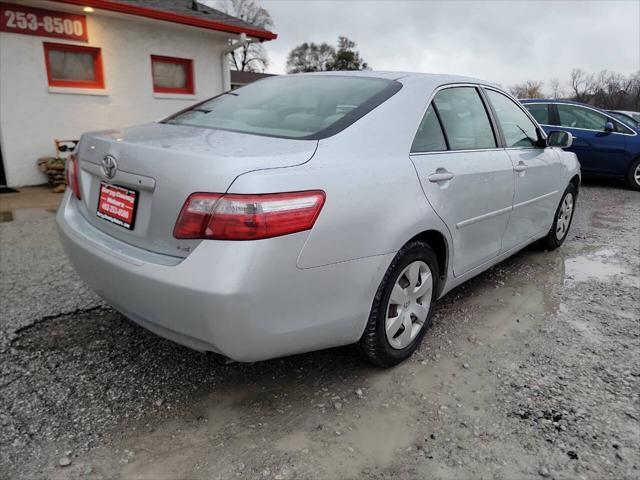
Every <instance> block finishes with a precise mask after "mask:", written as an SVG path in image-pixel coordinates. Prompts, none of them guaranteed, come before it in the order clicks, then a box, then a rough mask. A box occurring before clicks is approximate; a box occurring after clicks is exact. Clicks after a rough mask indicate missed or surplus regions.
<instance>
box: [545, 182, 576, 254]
mask: <svg viewBox="0 0 640 480" xmlns="http://www.w3.org/2000/svg"><path fill="white" fill-rule="evenodd" d="M577 196H578V192H577V191H576V187H575V185H574V184H573V183H570V184H569V186H568V187H567V189H566V190H565V191H564V193H563V194H562V199H561V200H560V204H559V205H558V208H557V209H556V213H555V216H554V217H553V225H551V230H549V233H547V236H546V237H544V238H542V239H540V245H541V246H542V247H543V248H545V249H546V250H555V249H556V248H558V247H559V246H560V245H562V244H563V243H564V241H565V240H566V239H567V235H568V234H569V228H570V227H571V222H572V220H573V212H574V211H575V205H576V198H577Z"/></svg>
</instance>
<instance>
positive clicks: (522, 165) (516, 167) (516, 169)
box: [513, 162, 529, 172]
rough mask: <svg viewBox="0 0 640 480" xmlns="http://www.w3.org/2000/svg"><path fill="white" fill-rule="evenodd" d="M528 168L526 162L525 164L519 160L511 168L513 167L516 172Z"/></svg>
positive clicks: (524, 170)
mask: <svg viewBox="0 0 640 480" xmlns="http://www.w3.org/2000/svg"><path fill="white" fill-rule="evenodd" d="M528 168H529V167H528V166H527V164H526V163H524V162H520V163H519V164H518V165H516V166H515V167H513V169H514V170H515V171H516V172H526V171H527V169H528Z"/></svg>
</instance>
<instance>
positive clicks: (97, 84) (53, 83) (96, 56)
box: [43, 42, 104, 89]
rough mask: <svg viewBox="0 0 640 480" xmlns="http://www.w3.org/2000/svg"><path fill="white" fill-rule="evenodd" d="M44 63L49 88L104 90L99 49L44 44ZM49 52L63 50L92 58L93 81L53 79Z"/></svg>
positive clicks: (63, 44)
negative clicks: (85, 54)
mask: <svg viewBox="0 0 640 480" xmlns="http://www.w3.org/2000/svg"><path fill="white" fill-rule="evenodd" d="M43 46H44V63H45V66H46V68H47V81H48V82H49V86H50V87H66V88H92V89H104V73H103V70H102V52H101V50H100V49H99V48H95V47H85V46H83V45H70V44H68V43H52V42H44V43H43ZM50 50H63V51H66V52H80V53H89V54H91V55H92V56H93V71H94V72H95V77H96V79H95V80H88V81H83V80H61V79H59V78H53V75H52V74H51V65H50V63H49V51H50Z"/></svg>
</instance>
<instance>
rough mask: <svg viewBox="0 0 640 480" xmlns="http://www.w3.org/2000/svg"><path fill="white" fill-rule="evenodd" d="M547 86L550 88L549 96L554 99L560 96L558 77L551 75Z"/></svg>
mask: <svg viewBox="0 0 640 480" xmlns="http://www.w3.org/2000/svg"><path fill="white" fill-rule="evenodd" d="M549 88H550V89H551V96H552V97H553V98H554V99H556V100H557V99H558V98H562V95H563V93H562V89H561V88H560V79H559V78H558V77H553V78H552V79H551V80H549Z"/></svg>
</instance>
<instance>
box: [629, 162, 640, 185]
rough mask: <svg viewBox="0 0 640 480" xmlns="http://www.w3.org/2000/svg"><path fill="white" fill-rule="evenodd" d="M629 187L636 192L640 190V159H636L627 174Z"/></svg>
mask: <svg viewBox="0 0 640 480" xmlns="http://www.w3.org/2000/svg"><path fill="white" fill-rule="evenodd" d="M627 185H629V186H630V187H631V188H633V189H634V190H640V158H636V160H635V162H633V163H632V164H631V167H630V168H629V171H628V172H627Z"/></svg>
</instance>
